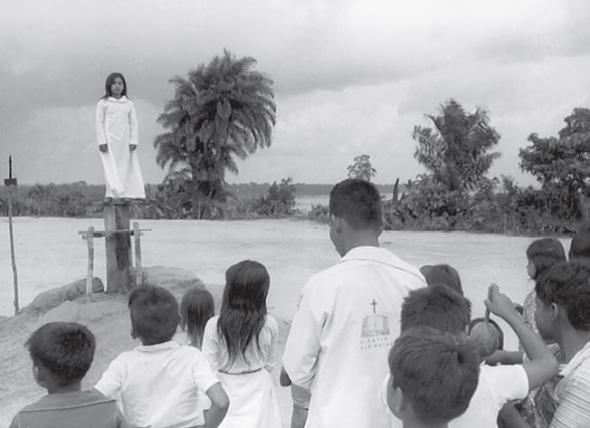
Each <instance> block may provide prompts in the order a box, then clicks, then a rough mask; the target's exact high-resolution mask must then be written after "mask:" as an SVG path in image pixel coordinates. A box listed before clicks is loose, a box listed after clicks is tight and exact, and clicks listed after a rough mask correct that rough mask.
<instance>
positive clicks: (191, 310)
mask: <svg viewBox="0 0 590 428" xmlns="http://www.w3.org/2000/svg"><path fill="white" fill-rule="evenodd" d="M214 315H215V304H214V303H213V296H212V295H211V293H209V292H208V291H207V290H205V289H204V288H198V287H194V288H191V289H189V290H187V291H186V292H185V293H184V295H183V296H182V300H181V301H180V329H181V330H182V331H183V332H184V333H185V334H186V339H187V340H186V342H187V344H189V345H191V346H195V347H197V348H199V349H201V345H202V344H203V333H204V332H205V325H207V321H209V319H210V318H212V317H213V316H214Z"/></svg>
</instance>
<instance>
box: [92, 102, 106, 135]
mask: <svg viewBox="0 0 590 428" xmlns="http://www.w3.org/2000/svg"><path fill="white" fill-rule="evenodd" d="M104 110H105V103H104V102H103V101H102V100H100V101H99V102H98V104H97V105H96V124H95V127H96V141H97V143H98V145H101V144H107V139H106V133H105V129H104V127H105V122H104V121H105V114H104Z"/></svg>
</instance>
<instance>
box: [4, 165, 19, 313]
mask: <svg viewBox="0 0 590 428" xmlns="http://www.w3.org/2000/svg"><path fill="white" fill-rule="evenodd" d="M16 184H17V183H16V177H14V178H13V177H12V156H8V178H6V179H5V180H4V185H5V186H6V187H7V188H8V233H9V235H10V259H11V261H12V278H13V283H14V315H16V314H18V311H19V310H20V309H19V305H18V274H17V271H16V258H15V256H14V233H13V231H12V187H13V186H14V187H16Z"/></svg>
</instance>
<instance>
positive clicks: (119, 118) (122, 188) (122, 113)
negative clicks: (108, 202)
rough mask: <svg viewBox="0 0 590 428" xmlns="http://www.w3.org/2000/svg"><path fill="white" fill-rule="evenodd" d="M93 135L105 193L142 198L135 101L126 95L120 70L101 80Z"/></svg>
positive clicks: (116, 196) (110, 195)
mask: <svg viewBox="0 0 590 428" xmlns="http://www.w3.org/2000/svg"><path fill="white" fill-rule="evenodd" d="M96 138H97V140H98V149H99V150H100V157H101V159H102V165H103V168H104V174H105V179H106V197H107V198H130V199H144V198H145V190H144V186H143V178H142V177H141V170H140V168H139V159H138V156H137V141H138V138H137V116H136V113H135V105H134V104H133V101H131V100H130V99H129V98H127V83H126V82H125V78H124V77H123V75H122V74H121V73H111V74H109V76H108V77H107V80H106V82H105V95H104V96H103V97H102V98H101V99H100V100H99V101H98V104H97V106H96Z"/></svg>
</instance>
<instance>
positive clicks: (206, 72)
mask: <svg viewBox="0 0 590 428" xmlns="http://www.w3.org/2000/svg"><path fill="white" fill-rule="evenodd" d="M255 64H256V60H255V59H254V58H252V57H243V58H236V57H235V56H234V55H232V54H231V53H230V52H229V51H227V50H224V52H223V55H221V56H216V57H214V58H213V59H212V60H211V61H210V62H209V64H207V65H204V64H201V65H199V66H198V67H197V68H196V69H193V70H190V71H189V72H188V77H187V78H184V77H180V76H175V77H173V78H172V79H171V80H170V82H171V83H172V84H173V85H175V87H176V88H175V93H174V98H173V99H172V100H170V101H169V102H168V103H167V104H166V106H165V107H164V112H163V113H162V114H160V116H159V117H158V123H160V124H161V125H162V126H163V128H164V129H165V130H166V132H165V133H163V134H160V135H158V136H157V137H156V139H155V140H154V146H155V147H156V150H157V154H156V162H157V163H158V165H160V167H162V168H168V171H169V173H173V172H174V171H177V170H185V169H186V170H188V172H189V175H190V180H186V179H185V180H184V181H185V183H190V184H191V189H190V192H191V198H190V200H191V212H192V217H193V218H204V217H212V216H214V215H215V213H216V212H221V213H223V210H224V204H225V201H226V198H227V195H228V193H227V192H226V191H225V173H226V171H229V172H231V173H234V174H237V173H238V167H237V163H236V159H246V158H247V157H248V156H249V155H251V154H253V153H254V152H256V151H257V150H258V149H260V148H265V147H269V146H270V145H271V136H272V129H273V126H274V124H275V119H276V106H275V103H274V92H273V89H272V84H273V82H272V80H271V79H270V78H269V77H267V76H265V75H264V74H262V73H260V72H258V71H256V70H253V67H254V65H255ZM171 177H173V175H172V176H171ZM185 178H186V177H185Z"/></svg>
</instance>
